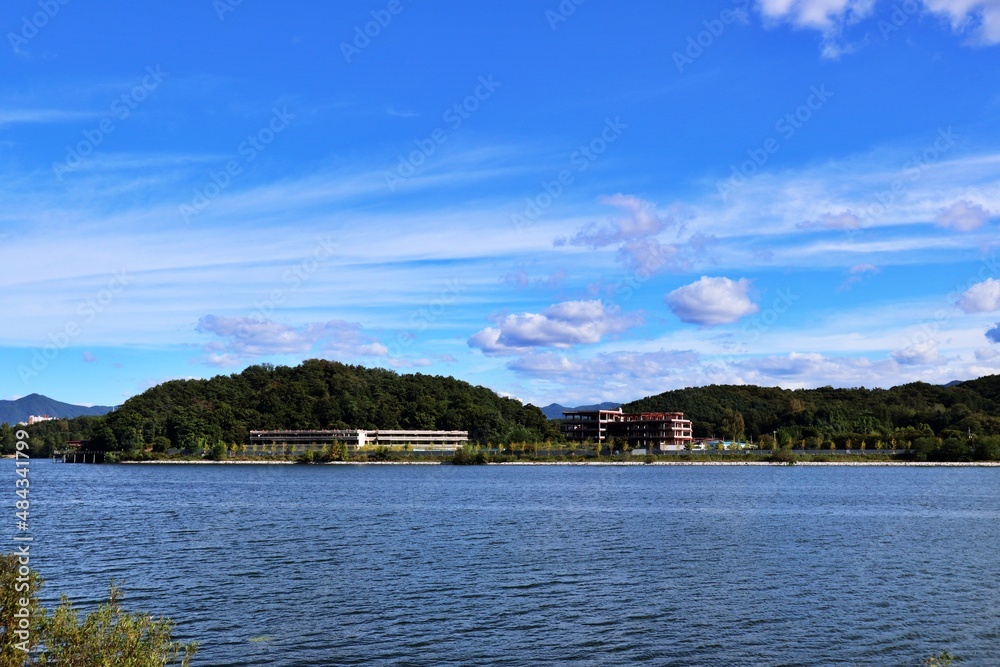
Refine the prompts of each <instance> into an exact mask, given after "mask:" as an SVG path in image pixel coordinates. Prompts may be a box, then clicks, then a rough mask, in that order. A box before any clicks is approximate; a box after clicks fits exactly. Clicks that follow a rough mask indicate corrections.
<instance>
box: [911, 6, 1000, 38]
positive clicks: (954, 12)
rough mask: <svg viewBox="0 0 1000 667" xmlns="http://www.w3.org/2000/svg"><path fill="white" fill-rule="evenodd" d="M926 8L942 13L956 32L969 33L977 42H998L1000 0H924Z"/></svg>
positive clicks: (999, 34)
mask: <svg viewBox="0 0 1000 667" xmlns="http://www.w3.org/2000/svg"><path fill="white" fill-rule="evenodd" d="M924 5H925V6H926V7H927V9H928V10H930V11H931V12H934V13H936V14H942V15H944V16H945V17H946V18H947V19H948V21H949V22H950V23H951V28H952V30H954V31H955V32H956V33H970V34H971V35H972V41H973V42H974V43H979V44H1000V0H924Z"/></svg>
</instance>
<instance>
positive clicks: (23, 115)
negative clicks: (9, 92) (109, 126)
mask: <svg viewBox="0 0 1000 667" xmlns="http://www.w3.org/2000/svg"><path fill="white" fill-rule="evenodd" d="M98 117H99V114H97V113H94V112H89V111H68V110H64V109H0V127H3V126H5V125H47V124H50V123H74V122H77V121H83V120H89V119H92V118H98Z"/></svg>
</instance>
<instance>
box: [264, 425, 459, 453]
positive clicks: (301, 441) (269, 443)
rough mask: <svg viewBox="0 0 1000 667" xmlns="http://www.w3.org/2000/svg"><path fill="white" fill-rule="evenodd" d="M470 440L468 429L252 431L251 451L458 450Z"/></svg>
mask: <svg viewBox="0 0 1000 667" xmlns="http://www.w3.org/2000/svg"><path fill="white" fill-rule="evenodd" d="M468 441H469V432H468V431H407V430H386V429H378V430H372V431H366V430H361V429H331V430H315V431H291V430H287V431H250V444H249V446H248V447H247V454H257V455H265V454H268V453H274V452H275V451H276V450H281V451H282V452H284V453H288V454H293V453H299V452H307V451H310V450H312V451H321V450H323V449H325V448H327V447H329V446H330V445H332V444H334V443H337V442H342V443H344V444H345V445H347V451H349V452H355V451H358V450H360V449H365V448H366V447H367V448H375V447H389V448H390V449H408V450H409V451H414V452H454V451H457V450H458V449H459V448H461V447H462V446H463V445H465V444H466V443H467V442H468Z"/></svg>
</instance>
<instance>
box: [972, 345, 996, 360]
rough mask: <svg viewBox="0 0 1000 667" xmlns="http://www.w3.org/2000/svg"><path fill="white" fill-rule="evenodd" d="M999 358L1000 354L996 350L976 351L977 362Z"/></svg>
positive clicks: (990, 348) (989, 348) (980, 349)
mask: <svg viewBox="0 0 1000 667" xmlns="http://www.w3.org/2000/svg"><path fill="white" fill-rule="evenodd" d="M997 357H1000V352H997V350H996V348H992V347H981V348H979V349H977V350H976V361H992V360H993V359H996V358H997Z"/></svg>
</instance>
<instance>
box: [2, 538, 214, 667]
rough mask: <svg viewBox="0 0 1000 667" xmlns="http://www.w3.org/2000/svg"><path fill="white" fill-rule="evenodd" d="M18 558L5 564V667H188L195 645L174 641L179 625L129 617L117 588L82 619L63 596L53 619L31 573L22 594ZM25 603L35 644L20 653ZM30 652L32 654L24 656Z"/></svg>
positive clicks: (10, 557) (38, 582)
mask: <svg viewBox="0 0 1000 667" xmlns="http://www.w3.org/2000/svg"><path fill="white" fill-rule="evenodd" d="M19 566H20V564H19V563H18V560H17V558H16V557H15V556H13V555H6V556H4V557H2V558H0V586H2V589H0V591H2V593H0V667H29V666H32V667H33V666H35V665H49V666H51V667H165V666H167V665H179V666H180V667H187V666H188V665H189V664H190V660H191V658H192V656H194V654H195V652H196V650H197V646H196V645H195V644H186V645H182V644H180V643H179V642H175V641H173V629H174V624H173V623H172V622H171V621H169V620H167V619H165V618H153V617H152V616H151V615H150V614H145V613H129V612H126V611H125V610H124V609H123V608H122V605H121V600H122V591H121V589H120V588H119V587H117V586H116V585H115V584H114V583H112V585H111V591H110V595H109V598H108V601H107V602H105V603H103V604H101V605H100V606H99V607H98V608H97V609H96V610H94V611H92V612H90V613H88V614H85V615H83V616H81V615H80V614H79V612H78V611H77V610H76V609H75V608H74V607H73V605H72V604H71V603H70V601H69V600H68V599H67V598H66V597H65V596H63V597H62V600H61V602H60V603H59V605H58V606H57V607H56V608H55V610H54V611H53V612H52V613H51V614H49V613H47V612H46V610H44V609H43V608H42V607H41V605H40V604H39V602H38V596H37V594H38V588H39V587H40V586H41V579H39V577H38V575H37V574H36V573H35V572H31V573H30V575H29V577H28V579H29V581H28V582H27V583H28V586H27V587H26V588H25V590H18V588H19V586H18V584H19V583H24V582H23V580H24V577H23V576H19V574H18V568H19ZM21 597H24V598H25V599H26V600H27V601H28V602H29V604H28V606H27V609H29V610H30V615H29V619H28V625H29V633H30V640H29V643H28V645H27V646H24V645H23V644H22V645H21V647H20V648H19V647H18V645H19V644H20V642H21V638H20V637H18V636H17V634H16V633H15V632H14V631H13V630H14V629H15V628H18V627H23V624H22V625H19V620H20V617H19V615H18V614H19V613H20V614H21V615H22V616H23V612H21V611H20V610H21V606H20V605H19V598H21ZM23 648H29V649H30V652H26V651H24V650H22V649H23Z"/></svg>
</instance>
